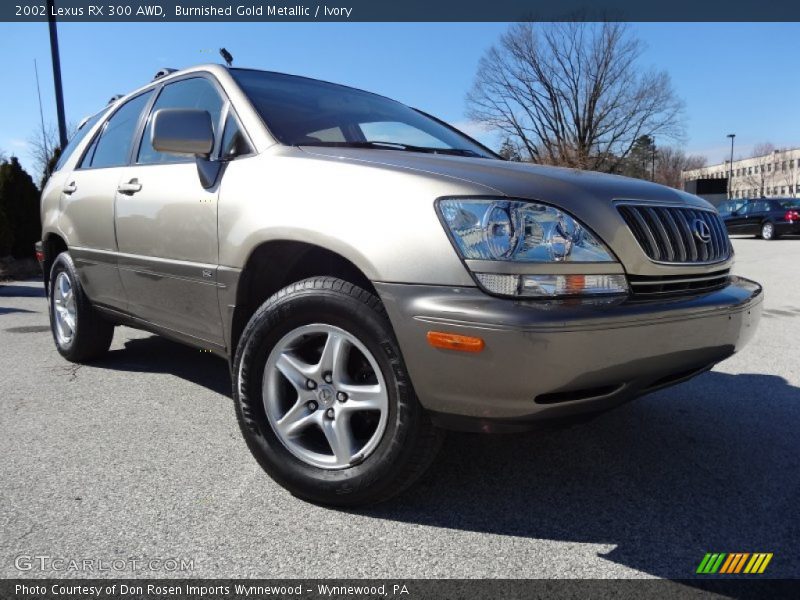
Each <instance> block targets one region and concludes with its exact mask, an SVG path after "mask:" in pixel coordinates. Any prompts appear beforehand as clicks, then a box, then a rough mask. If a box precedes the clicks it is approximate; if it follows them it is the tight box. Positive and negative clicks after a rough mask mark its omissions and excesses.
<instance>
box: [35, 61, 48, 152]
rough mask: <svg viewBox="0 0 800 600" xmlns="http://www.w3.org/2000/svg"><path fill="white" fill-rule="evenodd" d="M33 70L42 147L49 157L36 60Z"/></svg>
mask: <svg viewBox="0 0 800 600" xmlns="http://www.w3.org/2000/svg"><path fill="white" fill-rule="evenodd" d="M33 70H34V72H35V73H36V94H37V95H38V96H39V118H40V119H41V121H42V145H44V153H45V156H50V149H49V148H48V147H47V132H46V131H45V129H44V111H43V110H42V90H40V89H39V67H38V65H37V64H36V59H35V58H34V59H33Z"/></svg>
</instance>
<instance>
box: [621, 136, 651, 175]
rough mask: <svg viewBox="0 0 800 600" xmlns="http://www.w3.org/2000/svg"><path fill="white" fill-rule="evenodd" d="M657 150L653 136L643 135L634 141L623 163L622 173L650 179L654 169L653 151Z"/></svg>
mask: <svg viewBox="0 0 800 600" xmlns="http://www.w3.org/2000/svg"><path fill="white" fill-rule="evenodd" d="M655 151H656V148H655V145H654V144H653V138H651V137H650V136H649V135H642V136H640V137H638V138H636V140H635V141H634V142H633V146H632V147H631V151H630V153H629V154H628V156H627V157H626V158H625V160H624V162H623V164H622V171H621V174H622V175H627V176H628V177H636V178H637V179H650V178H651V177H652V169H653V153H654V152H655Z"/></svg>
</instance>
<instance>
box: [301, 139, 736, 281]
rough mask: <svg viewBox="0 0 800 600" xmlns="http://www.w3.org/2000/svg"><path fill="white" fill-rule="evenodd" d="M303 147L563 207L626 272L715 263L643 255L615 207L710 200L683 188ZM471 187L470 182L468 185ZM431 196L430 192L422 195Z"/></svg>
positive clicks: (477, 191) (452, 159) (472, 161)
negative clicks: (659, 260) (664, 261)
mask: <svg viewBox="0 0 800 600" xmlns="http://www.w3.org/2000/svg"><path fill="white" fill-rule="evenodd" d="M302 150H303V151H304V152H305V153H307V155H310V156H313V157H316V158H318V159H323V160H325V159H327V160H340V161H346V162H348V163H350V164H353V165H363V166H364V167H368V168H378V169H381V168H384V169H390V170H392V171H395V172H397V171H401V172H407V173H408V174H409V176H414V175H415V174H417V175H420V176H426V177H431V176H435V177H439V178H442V179H445V180H447V179H451V180H453V181H457V182H458V183H459V184H461V185H459V186H458V190H459V192H458V194H460V195H463V194H464V191H463V190H464V185H463V184H464V183H467V184H471V185H473V186H474V192H468V193H471V194H473V195H475V196H488V197H493V196H506V197H509V198H519V199H523V200H532V201H540V202H543V203H546V204H551V205H553V206H556V207H558V208H561V209H563V210H565V211H567V212H568V213H570V214H571V215H573V216H574V217H576V218H577V219H578V220H579V221H580V222H581V223H583V224H584V225H585V226H586V227H588V228H589V229H590V230H592V231H593V232H594V233H595V234H597V235H598V236H599V237H600V239H601V240H602V241H604V242H605V243H606V244H607V245H608V246H609V247H610V248H611V250H612V251H613V252H614V253H615V254H616V256H617V257H618V258H619V259H620V260H621V262H622V263H623V265H624V266H625V268H626V270H627V271H628V272H629V273H634V274H642V275H662V274H663V275H665V274H679V273H683V272H690V271H691V270H694V269H697V268H703V269H715V268H720V266H719V265H707V266H705V267H703V266H699V265H683V266H681V265H677V264H676V265H675V266H672V265H657V264H654V263H653V262H652V261H650V260H649V259H647V257H646V256H645V254H644V252H643V251H642V250H641V249H640V246H639V244H638V242H637V241H636V239H635V237H634V236H633V234H632V232H631V231H630V229H629V227H628V226H627V224H626V223H625V221H624V219H623V218H622V216H621V214H620V213H619V211H618V210H617V207H616V205H615V203H616V202H617V201H633V202H637V203H648V202H652V203H669V204H672V205H676V204H678V205H685V206H690V207H693V208H700V209H713V207H712V205H711V204H709V203H708V202H706V201H705V200H703V199H702V198H698V197H697V196H693V195H692V194H688V193H686V192H682V191H680V190H676V189H673V188H669V187H666V186H663V185H659V184H655V183H652V182H649V181H643V180H640V179H631V178H628V177H622V176H619V175H608V174H603V173H595V172H591V171H579V170H577V169H566V168H560V167H546V166H541V165H532V164H526V163H517V162H509V161H504V160H492V159H482V158H466V157H460V156H448V155H437V154H421V153H415V152H402V151H397V150H377V149H360V148H358V149H357V148H333V147H317V146H306V147H304V148H302ZM467 187H469V185H468V186H467ZM420 200H421V201H422V202H432V201H433V200H434V198H421V199H420Z"/></svg>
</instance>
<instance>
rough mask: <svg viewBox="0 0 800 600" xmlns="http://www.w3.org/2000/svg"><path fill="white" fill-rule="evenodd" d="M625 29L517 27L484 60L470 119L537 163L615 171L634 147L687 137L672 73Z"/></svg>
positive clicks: (471, 96)
mask: <svg viewBox="0 0 800 600" xmlns="http://www.w3.org/2000/svg"><path fill="white" fill-rule="evenodd" d="M642 49H643V48H642V44H641V42H640V41H639V40H638V39H636V38H635V37H634V36H633V35H632V34H631V33H630V30H629V28H628V26H627V25H626V24H624V23H586V22H567V23H535V24H534V23H517V24H514V25H512V26H511V27H510V28H509V30H508V31H507V32H506V33H505V34H504V35H503V36H502V37H501V38H500V41H499V42H498V43H497V44H496V45H494V46H493V47H492V48H490V49H489V50H488V51H487V53H486V54H485V55H484V57H483V58H482V59H481V61H480V64H479V67H478V72H477V75H476V78H475V83H474V85H473V88H472V90H471V91H470V93H469V94H468V96H467V106H468V112H469V116H470V117H471V118H472V119H473V120H476V121H479V122H482V123H485V124H486V125H487V126H488V128H490V129H494V130H497V131H500V132H502V133H503V134H504V135H505V136H507V137H509V138H511V139H512V140H514V141H515V142H517V144H518V145H519V147H520V148H521V149H522V150H523V151H524V152H525V154H527V157H526V158H527V159H528V160H533V161H535V162H541V163H549V164H558V165H566V166H572V167H578V168H585V169H594V170H603V171H613V170H615V169H616V168H617V167H618V166H619V163H620V162H621V161H622V160H624V158H625V157H626V156H627V155H628V153H629V152H630V150H631V147H632V146H633V144H634V142H635V140H636V139H638V138H639V137H641V136H645V135H646V136H653V135H656V134H657V135H658V137H659V139H661V140H663V139H679V138H680V137H681V136H682V134H683V120H682V109H683V103H682V101H681V100H680V99H678V97H677V96H676V95H675V92H674V91H673V89H672V84H671V82H670V78H669V76H668V75H667V73H665V72H663V71H652V70H642V69H641V68H640V67H639V66H638V65H637V61H638V59H639V57H640V56H641V54H642Z"/></svg>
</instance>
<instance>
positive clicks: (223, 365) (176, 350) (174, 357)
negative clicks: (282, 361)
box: [92, 335, 231, 398]
mask: <svg viewBox="0 0 800 600" xmlns="http://www.w3.org/2000/svg"><path fill="white" fill-rule="evenodd" d="M92 366H93V367H97V368H101V369H113V370H115V371H130V372H135V373H168V374H170V375H175V376H176V377H180V378H181V379H186V380H187V381H191V382H192V383H196V384H198V385H202V386H203V387H205V388H208V389H209V390H211V391H213V392H216V393H218V394H222V395H223V396H226V397H227V398H230V397H231V378H230V372H229V371H228V362H227V361H226V360H225V359H223V358H221V357H219V356H217V355H215V354H212V353H211V352H208V351H202V350H198V349H197V348H190V347H189V346H186V345H184V344H179V343H177V342H173V341H171V340H168V339H166V338H163V337H161V336H157V335H153V336H150V337H144V338H135V339H131V340H126V341H125V343H124V347H123V348H119V349H114V350H111V351H110V352H108V353H107V354H106V355H105V356H104V357H103V358H102V359H101V360H98V361H97V362H94V363H92Z"/></svg>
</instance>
